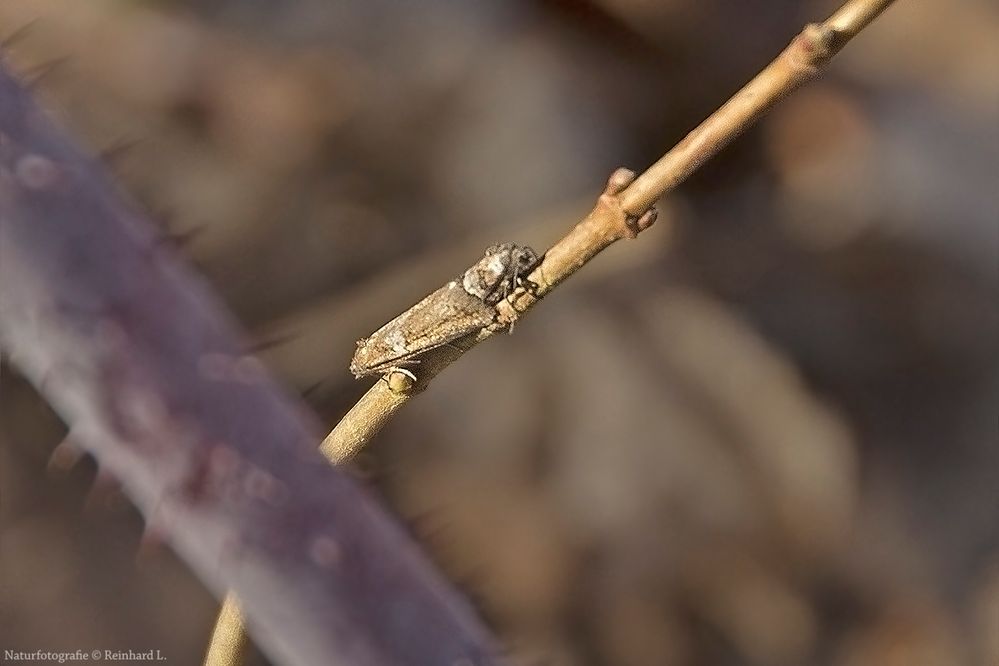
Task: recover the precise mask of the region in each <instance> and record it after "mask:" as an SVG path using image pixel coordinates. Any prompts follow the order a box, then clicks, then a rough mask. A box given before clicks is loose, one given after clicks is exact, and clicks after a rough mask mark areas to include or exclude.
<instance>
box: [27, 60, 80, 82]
mask: <svg viewBox="0 0 999 666" xmlns="http://www.w3.org/2000/svg"><path fill="white" fill-rule="evenodd" d="M67 61H69V56H64V57H62V58H56V59H54V60H49V61H48V62H45V63H42V64H41V65H38V66H37V67H33V68H31V69H29V70H28V71H27V72H25V73H24V75H23V78H24V85H25V87H26V88H28V89H29V90H33V89H35V88H37V87H38V85H39V84H40V83H41V82H42V81H43V80H44V79H46V78H48V77H49V76H50V75H51V74H52V73H53V72H55V71H57V70H59V69H60V68H62V67H63V66H64V65H65V64H66V62H67Z"/></svg>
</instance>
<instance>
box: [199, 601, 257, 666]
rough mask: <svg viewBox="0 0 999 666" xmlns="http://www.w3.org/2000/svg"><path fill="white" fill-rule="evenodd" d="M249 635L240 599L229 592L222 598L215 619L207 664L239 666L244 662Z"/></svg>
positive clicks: (206, 657)
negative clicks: (220, 607) (240, 606)
mask: <svg viewBox="0 0 999 666" xmlns="http://www.w3.org/2000/svg"><path fill="white" fill-rule="evenodd" d="M248 644H249V637H248V636H247V635H246V627H245V625H244V619H243V612H242V611H241V610H240V609H239V600H237V599H236V595H234V594H233V593H232V592H229V593H228V594H226V595H225V599H223V600H222V609H221V610H220V611H219V615H218V617H217V618H216V619H215V627H214V628H213V629H212V637H211V640H209V641H208V650H207V651H206V652H205V664H206V666H239V664H241V663H243V657H244V655H245V654H246V647H247V645H248Z"/></svg>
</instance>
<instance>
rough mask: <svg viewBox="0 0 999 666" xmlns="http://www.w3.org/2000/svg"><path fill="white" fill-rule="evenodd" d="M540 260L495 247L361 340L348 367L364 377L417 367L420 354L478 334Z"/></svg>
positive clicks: (517, 249)
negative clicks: (400, 368) (466, 268)
mask: <svg viewBox="0 0 999 666" xmlns="http://www.w3.org/2000/svg"><path fill="white" fill-rule="evenodd" d="M540 263H541V258H540V257H539V256H538V255H537V253H536V252H535V251H534V250H532V249H531V248H529V247H527V246H520V245H515V244H514V243H502V244H500V245H493V246H492V247H490V248H488V249H487V250H486V253H485V256H483V257H482V258H481V259H479V261H477V262H476V263H475V264H474V265H473V266H472V267H471V268H469V269H468V270H467V271H465V273H464V274H463V275H461V276H460V277H458V278H456V279H454V280H452V281H450V282H448V283H447V284H445V285H444V286H443V287H441V288H440V289H438V290H437V291H435V292H433V293H432V294H430V295H429V296H427V297H426V298H424V299H423V300H422V301H420V302H419V303H417V304H416V305H414V306H413V307H411V308H410V309H408V310H406V311H405V312H403V313H402V314H401V315H399V316H398V317H396V318H395V319H393V320H392V321H390V322H389V323H387V324H385V325H384V326H382V327H381V328H379V329H378V330H377V331H375V332H374V333H372V334H371V335H370V336H369V337H367V338H363V339H361V340H358V342H357V351H355V352H354V358H353V360H352V361H351V362H350V371H351V372H352V373H354V376H355V377H358V378H360V377H364V376H365V375H373V374H377V373H381V372H385V371H387V370H390V369H392V368H397V367H402V366H406V365H414V364H416V363H418V362H419V361H418V360H417V357H418V356H420V355H421V354H423V353H425V352H427V351H430V350H431V349H436V348H437V347H441V346H443V345H446V344H448V343H450V342H454V341H455V340H457V339H459V338H462V337H465V336H466V335H470V334H472V333H477V332H478V331H480V330H482V329H483V328H485V327H487V326H489V325H491V324H492V323H493V322H494V321H495V320H496V314H497V313H496V307H495V306H496V304H497V303H499V302H500V301H501V300H503V299H504V298H506V296H507V295H508V294H509V293H510V292H512V291H513V290H514V289H516V288H517V287H518V286H521V285H523V284H524V282H525V280H524V277H525V276H526V275H527V274H528V273H530V272H531V271H532V270H533V269H534V268H535V267H536V266H537V265H538V264H540Z"/></svg>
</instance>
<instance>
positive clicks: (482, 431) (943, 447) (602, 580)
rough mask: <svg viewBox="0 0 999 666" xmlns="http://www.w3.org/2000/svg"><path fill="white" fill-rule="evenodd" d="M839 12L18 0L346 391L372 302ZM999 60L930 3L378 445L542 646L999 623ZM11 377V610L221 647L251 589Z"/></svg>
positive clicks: (844, 638)
mask: <svg viewBox="0 0 999 666" xmlns="http://www.w3.org/2000/svg"><path fill="white" fill-rule="evenodd" d="M832 9H833V4H832V3H826V2H817V1H814V0H813V1H810V2H807V3H798V2H789V1H787V0H771V1H770V2H767V3H732V2H728V3H723V2H717V1H709V2H695V1H694V0H670V1H668V2H655V3H653V2H639V1H637V0H602V1H601V0H590V1H588V2H587V1H580V0H560V1H558V2H555V1H552V0H547V1H546V0H534V1H528V0H523V1H521V2H501V1H499V0H490V1H488V2H474V3H471V2H468V3H466V2H457V1H454V0H431V1H428V2H421V3H399V2H386V1H385V0H374V1H365V2H361V1H359V0H358V1H355V2H328V1H326V0H296V1H294V2H262V1H256V2H248V1H247V0H211V1H207V0H203V1H196V0H189V1H187V2H182V1H180V0H175V1H173V2H167V1H163V2H156V3H131V2H123V1H120V0H119V1H115V2H112V1H108V0H88V1H87V2H79V1H78V0H3V2H2V3H0V35H6V34H10V33H12V32H14V31H15V30H17V29H18V28H20V27H22V26H24V25H26V24H28V23H29V22H31V21H33V20H34V21H35V23H34V25H33V26H32V27H31V28H30V30H28V31H27V32H25V33H24V34H23V36H22V37H20V38H19V39H18V40H17V42H16V43H15V44H14V45H13V46H12V51H11V53H10V54H9V55H10V57H11V59H12V61H13V63H14V65H15V67H16V68H18V69H19V70H20V71H22V72H25V74H26V75H28V73H29V72H30V71H31V70H32V69H33V68H36V67H38V66H40V65H42V64H43V63H46V62H49V61H52V60H54V59H57V58H64V57H68V60H67V61H66V63H65V64H64V65H63V66H62V67H60V68H58V69H55V70H53V71H52V72H51V73H50V74H49V75H47V76H46V78H45V79H43V80H42V81H41V82H40V83H39V88H38V90H39V95H40V96H41V97H42V99H43V100H45V101H46V102H47V103H48V105H49V106H50V108H51V109H52V110H53V112H54V113H57V114H58V115H59V116H60V118H61V119H62V120H63V121H64V122H65V123H67V124H69V126H70V127H72V128H74V129H75V131H76V132H77V133H78V136H79V137H80V139H81V141H83V142H85V143H86V144H87V145H90V146H91V147H92V148H93V149H94V150H95V152H96V151H100V150H104V149H107V148H112V147H115V146H117V145H119V144H122V143H128V142H132V141H136V143H135V145H134V146H132V147H131V148H130V149H128V150H125V151H121V152H118V153H115V154H114V155H109V157H108V160H109V163H110V165H111V167H112V168H113V169H114V171H115V173H116V174H117V175H118V177H119V180H120V182H121V184H122V187H123V188H124V189H125V190H126V191H127V192H129V193H130V194H131V195H132V196H133V197H134V198H135V199H136V200H137V201H138V202H139V203H140V204H141V205H142V206H144V207H146V208H147V209H150V210H152V211H154V212H156V213H158V214H160V215H161V216H162V217H163V218H164V224H166V225H168V226H169V228H170V229H171V230H172V231H174V232H177V233H181V234H184V233H187V232H192V233H193V232H197V233H193V235H192V237H191V242H190V245H189V252H190V254H191V257H192V260H193V261H195V262H196V263H198V264H199V265H200V266H202V268H203V269H204V271H205V274H206V275H207V276H208V278H209V279H210V280H211V281H212V282H213V284H214V285H215V287H216V288H217V289H218V290H219V291H220V292H221V293H222V294H223V295H224V296H225V297H226V299H227V300H228V302H229V303H230V304H231V306H232V307H233V308H234V309H235V310H236V311H237V313H238V314H239V315H240V316H241V317H242V318H243V321H244V322H245V323H246V324H247V326H249V327H251V328H254V329H257V330H259V331H260V333H261V337H262V338H270V337H274V336H279V337H280V336H281V335H284V334H291V335H290V337H289V339H288V340H287V341H285V342H284V344H283V345H281V346H277V347H274V348H271V349H269V350H267V351H266V352H265V357H266V359H268V360H269V361H270V362H271V364H272V367H273V368H274V370H275V371H276V372H277V373H278V374H279V375H281V376H282V377H284V378H285V379H286V380H287V381H288V382H290V383H292V384H294V385H296V386H297V387H298V388H299V389H302V390H304V389H306V388H307V387H310V386H313V385H314V384H315V383H316V382H318V381H322V382H323V383H322V384H321V385H320V386H319V388H318V390H316V391H314V392H313V393H311V400H312V401H313V403H314V406H315V407H316V409H317V410H319V412H320V413H321V414H322V415H323V416H324V417H325V418H326V419H328V420H329V422H330V423H331V424H332V423H334V422H335V421H336V420H337V419H338V418H339V416H340V415H341V414H342V413H343V411H344V410H345V409H346V408H347V407H348V406H349V405H350V404H351V403H352V402H353V400H355V399H356V397H357V396H358V395H359V394H360V392H361V391H362V390H363V389H364V386H363V385H362V384H361V383H357V382H354V381H353V380H352V379H351V378H350V376H349V374H348V372H347V369H346V366H347V363H348V361H349V358H350V355H351V354H352V352H353V343H352V341H353V340H354V339H356V338H358V337H360V336H362V335H365V334H366V333H368V332H370V331H371V330H373V329H374V328H376V327H377V326H378V325H379V324H381V323H383V322H384V321H386V320H388V319H389V318H391V317H392V316H394V315H395V314H397V313H398V312H399V311H400V310H402V309H403V308H405V307H407V306H408V305H409V304H410V303H412V302H414V301H415V300H416V299H418V298H419V297H420V296H422V295H424V294H425V293H427V292H429V291H430V290H432V289H434V288H436V287H437V286H439V284H440V283H441V282H443V281H444V280H445V279H447V278H449V277H451V276H452V275H454V274H456V273H458V272H459V271H460V270H461V269H463V268H464V267H465V266H466V265H467V264H469V263H471V261H473V260H474V259H475V258H476V257H477V256H478V253H479V252H480V251H481V249H482V248H484V247H485V246H486V245H489V244H490V243H493V242H496V241H507V240H512V241H518V242H524V243H530V244H532V245H534V246H535V247H537V248H538V249H541V248H543V247H544V246H545V244H546V243H548V242H550V241H552V240H554V238H555V237H556V236H557V235H559V234H560V233H562V232H563V231H564V230H565V229H567V228H568V226H569V225H570V224H572V223H573V221H574V216H575V215H578V213H579V212H581V211H585V209H586V206H587V203H586V202H587V200H589V199H592V197H595V196H596V194H597V193H598V192H599V190H600V188H601V187H602V182H603V180H604V178H605V177H606V175H607V174H608V173H609V172H610V171H611V169H612V168H613V167H615V166H617V165H619V164H627V165H628V166H631V167H633V168H642V167H644V166H646V165H647V164H648V163H650V162H651V161H652V160H654V159H655V158H656V157H657V156H658V155H659V154H661V153H662V152H663V151H665V150H666V149H667V148H668V147H669V146H670V145H671V144H672V143H673V142H675V141H676V140H677V139H679V138H680V137H682V136H683V134H684V133H685V132H686V131H688V130H689V129H690V128H691V127H692V126H693V125H694V124H696V123H697V122H699V121H700V119H701V118H703V117H704V116H705V115H706V114H707V113H709V112H710V111H711V110H712V109H713V108H714V107H715V106H716V105H717V104H718V103H720V102H721V101H723V100H724V99H725V98H726V97H727V96H728V95H729V94H730V93H731V92H732V91H733V90H734V89H735V88H736V87H737V86H738V85H739V84H741V83H742V82H743V81H744V80H746V79H747V78H748V77H749V76H751V75H752V74H753V73H755V71H757V70H758V69H759V68H760V67H761V66H762V65H763V64H765V62H766V61H767V60H768V59H769V58H770V57H772V56H773V55H774V54H776V53H777V51H778V50H779V49H780V48H782V47H783V46H784V44H786V42H787V41H788V40H789V39H790V37H791V36H792V35H793V34H795V33H796V32H797V30H798V29H799V28H800V26H801V25H802V24H803V23H805V22H806V21H808V20H813V19H816V18H821V17H823V16H825V15H826V14H828V13H829V12H830V11H831V10H832ZM997 65H999V10H997V9H996V7H995V6H994V3H991V2H988V0H966V1H965V2H961V3H954V2H948V1H947V0H926V1H924V2H919V3H898V5H897V6H896V7H894V8H892V9H891V10H889V12H888V13H887V14H886V15H885V16H884V17H883V18H882V19H880V20H879V21H878V22H877V23H876V24H875V25H874V26H872V27H871V28H870V29H869V30H868V31H865V33H864V34H862V35H861V36H860V37H859V38H858V39H857V40H856V41H855V42H853V43H851V44H850V45H849V46H848V47H847V49H846V50H845V51H844V52H843V53H842V54H841V55H840V56H839V57H838V58H837V60H836V61H835V62H834V63H833V65H832V67H831V70H830V72H829V74H828V75H827V76H826V77H824V78H823V79H821V80H820V81H819V82H818V83H816V84H813V85H812V86H810V87H809V88H807V89H805V90H803V91H801V92H799V93H798V94H796V95H795V96H793V97H791V98H790V99H788V100H786V101H785V102H784V103H783V104H782V105H780V106H779V107H778V108H777V109H776V110H775V111H774V113H773V114H772V115H771V116H769V117H768V118H767V119H766V120H765V121H764V122H763V123H762V124H761V126H760V127H758V128H755V129H754V130H752V131H751V132H749V133H748V134H747V135H746V136H745V137H743V138H742V139H740V141H739V142H738V143H737V144H736V145H734V146H733V147H732V148H730V149H729V150H728V151H726V152H725V153H724V154H723V155H722V156H721V157H720V158H718V159H717V160H715V161H714V162H712V163H711V164H709V165H708V166H707V167H706V168H705V169H703V170H702V172H701V173H699V174H698V175H697V176H696V177H695V178H694V179H693V180H692V181H691V182H690V183H688V184H687V185H686V186H684V187H683V188H682V191H681V192H680V193H679V194H678V195H677V196H676V197H675V198H674V202H673V203H674V208H673V209H672V210H675V211H676V212H675V214H673V215H671V216H669V220H668V221H665V223H663V224H661V225H660V226H659V227H657V229H656V230H654V231H651V232H649V233H648V234H643V236H642V238H641V240H640V241H636V242H635V243H622V244H620V245H619V246H616V247H614V248H612V249H611V250H610V251H609V252H608V253H607V256H603V257H600V258H599V259H597V260H596V261H595V262H594V263H593V264H592V265H590V266H588V267H587V268H586V269H585V270H584V271H583V272H582V273H580V274H579V275H578V276H577V277H575V278H573V280H571V281H570V283H569V284H567V285H566V286H565V287H564V288H563V289H560V290H559V292H558V293H556V294H554V295H553V297H552V298H551V299H550V300H549V302H547V303H546V304H545V305H543V306H542V307H540V308H538V309H537V311H536V312H535V313H533V314H532V315H531V316H530V317H528V318H527V319H525V321H524V322H523V323H522V324H519V325H518V326H517V329H516V331H515V333H514V335H513V336H512V337H511V338H508V339H502V340H495V341H492V342H490V343H489V344H488V345H484V346H482V347H481V348H479V349H476V350H475V352H474V353H472V354H470V355H468V357H467V358H465V359H463V360H462V361H461V362H460V363H459V364H456V365H455V366H454V367H452V368H450V369H449V370H448V371H447V372H446V373H445V374H444V375H442V376H441V377H440V378H439V379H438V380H437V381H435V383H434V385H433V386H432V387H431V389H430V390H429V391H428V392H427V393H426V394H424V395H423V396H421V397H420V398H419V400H417V401H415V402H414V403H413V405H412V406H410V407H409V408H408V409H407V410H405V411H404V412H403V413H402V414H400V415H399V417H398V418H397V419H396V420H395V421H393V423H392V424H391V425H390V426H389V428H388V429H387V430H386V431H385V432H384V433H383V434H382V435H381V436H380V437H379V439H378V441H377V442H376V443H375V445H374V446H373V447H372V449H371V450H370V451H369V452H367V453H365V454H364V455H363V456H362V458H361V459H360V460H359V461H358V463H357V467H358V469H359V470H360V471H361V472H362V473H365V474H368V475H370V477H371V479H372V482H373V483H377V484H378V485H379V486H380V487H381V488H382V489H383V490H384V492H385V493H386V495H387V497H388V498H389V500H390V501H391V502H392V503H393V504H394V506H395V507H396V508H397V510H398V511H399V512H400V513H401V514H402V515H404V516H409V517H413V518H414V519H415V518H418V520H416V521H415V523H414V530H415V531H416V533H417V534H418V535H420V536H421V538H423V539H424V540H425V542H426V543H427V544H428V547H429V548H430V549H431V551H432V552H433V553H434V554H435V555H436V556H437V558H438V559H439V561H440V562H441V563H442V564H443V565H444V566H445V568H446V569H447V570H448V571H449V572H450V573H451V574H452V575H453V576H454V577H456V578H458V579H460V580H468V585H469V588H470V590H471V591H472V592H473V593H475V595H476V596H477V597H478V598H479V599H480V601H481V604H482V608H483V611H484V613H485V614H486V616H487V617H488V618H489V619H490V620H491V621H492V623H493V624H494V626H495V627H496V628H497V630H498V631H499V632H500V633H501V635H503V636H504V637H505V639H506V640H507V641H508V642H509V644H510V646H511V648H512V650H513V654H514V655H521V656H524V657H544V658H547V659H549V660H550V661H549V662H548V663H552V664H556V665H563V664H564V665H566V666H568V665H575V664H615V665H625V666H629V665H634V666H640V665H646V664H648V665H658V664H678V665H686V664H726V663H751V664H799V663H821V664H833V665H836V666H874V665H877V666H882V665H889V666H894V665H896V664H898V665H900V666H901V665H905V666H911V665H914V664H920V665H922V664H926V665H936V664H940V665H950V664H962V663H997V662H999V640H997V637H999V527H997V525H999V446H997V444H999V431H997V428H999V423H997V422H999V418H997V407H996V405H997V404H999V373H997V370H999V368H997V364H999V356H997V344H999V314H997V311H996V307H995V303H996V297H997V295H999V294H997V290H999V275H997V268H999V238H997V222H999V199H997V196H996V192H995V184H996V183H995V174H996V173H997V169H999V126H997V122H996V119H997V118H999V79H997V77H996V76H995V75H994V74H995V70H996V66H997ZM177 325H178V326H179V327H180V326H183V325H184V323H183V322H177ZM0 395H2V396H3V397H2V400H0V444H2V445H0V461H2V462H0V500H2V501H0V646H2V647H14V648H17V649H24V650H29V649H39V648H40V649H68V650H75V649H77V648H82V649H92V648H101V649H127V648H132V649H146V650H148V649H152V648H160V649H162V650H164V652H165V654H166V655H167V656H168V657H169V659H170V663H176V664H189V663H195V662H196V661H197V660H198V659H199V658H200V654H201V651H202V650H203V648H204V644H205V640H206V639H207V635H208V632H209V628H210V624H211V620H212V616H213V613H214V610H215V605H214V601H213V600H212V599H211V598H209V596H208V595H207V593H206V592H205V591H204V590H203V589H202V588H201V587H200V586H199V584H198V583H197V581H195V580H194V579H193V577H192V576H191V575H190V574H189V573H188V572H187V571H186V570H185V569H184V568H183V567H182V566H181V565H180V564H178V563H177V562H176V561H174V560H173V559H172V558H171V557H169V556H168V555H165V554H162V553H161V554H159V555H152V556H146V555H140V556H139V558H138V564H137V565H136V553H137V552H138V551H139V543H138V542H139V535H140V532H141V529H142V526H141V524H140V522H139V520H138V518H137V517H136V515H135V514H134V513H132V512H131V511H130V510H127V509H119V510H117V511H112V510H110V509H109V507H108V506H107V502H106V501H105V499H106V493H103V492H98V493H96V494H95V495H91V500H90V502H89V503H87V502H86V495H87V493H88V488H89V487H90V486H91V485H92V483H93V471H92V466H91V464H90V463H88V462H84V463H81V465H80V466H78V467H76V468H73V469H72V470H71V471H69V472H68V473H64V474H61V475H53V474H50V473H47V472H46V461H47V459H48V457H49V455H50V454H51V452H52V450H53V449H54V447H55V446H56V444H57V443H58V441H59V439H60V437H61V429H60V426H59V425H58V423H57V421H56V420H55V419H54V418H53V417H52V416H51V414H49V413H48V412H47V410H46V409H45V407H44V406H43V405H41V404H40V403H39V401H38V399H37V397H35V396H34V394H33V393H31V392H30V391H29V390H28V389H27V388H26V387H25V386H24V385H23V384H22V383H20V382H19V381H18V380H17V379H16V377H13V376H11V375H10V374H9V373H6V372H5V373H4V377H3V379H2V387H0ZM95 498H96V499H95ZM85 507H89V508H85ZM143 552H144V551H143Z"/></svg>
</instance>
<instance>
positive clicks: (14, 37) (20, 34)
mask: <svg viewBox="0 0 999 666" xmlns="http://www.w3.org/2000/svg"><path fill="white" fill-rule="evenodd" d="M36 25H38V19H31V20H30V21H28V22H27V23H25V24H24V25H22V26H21V27H20V28H15V30H14V32H12V33H10V34H9V35H7V36H6V37H4V38H3V39H0V49H9V48H11V47H12V46H14V45H15V44H17V43H18V42H19V41H21V40H22V39H24V38H25V37H27V36H28V35H29V34H31V31H32V30H33V29H34V28H35V26H36Z"/></svg>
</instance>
